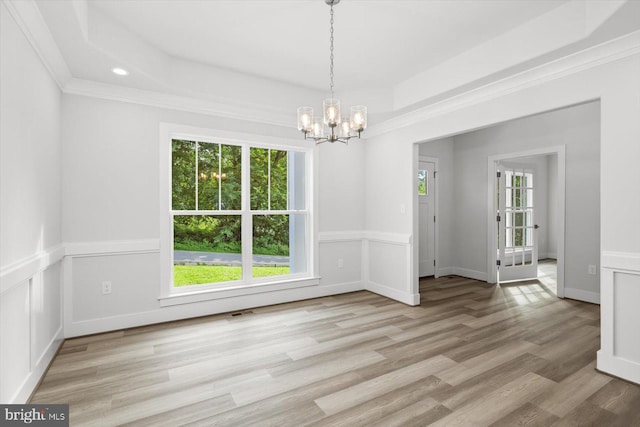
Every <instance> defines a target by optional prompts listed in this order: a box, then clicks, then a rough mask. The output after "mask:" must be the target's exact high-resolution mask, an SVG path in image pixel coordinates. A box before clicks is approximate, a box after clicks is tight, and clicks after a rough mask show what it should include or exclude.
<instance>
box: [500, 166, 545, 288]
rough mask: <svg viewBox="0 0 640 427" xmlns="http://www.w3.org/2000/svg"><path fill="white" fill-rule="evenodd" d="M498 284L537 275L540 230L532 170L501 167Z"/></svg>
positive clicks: (521, 167) (524, 167)
mask: <svg viewBox="0 0 640 427" xmlns="http://www.w3.org/2000/svg"><path fill="white" fill-rule="evenodd" d="M498 172H499V173H498V175H499V176H498V206H499V209H498V216H497V219H498V252H499V254H498V259H499V261H500V264H499V267H498V274H499V281H500V282H504V281H510V280H522V279H530V278H535V277H537V275H538V236H537V229H538V226H537V225H536V224H535V186H534V178H535V177H534V175H535V172H534V170H533V168H532V167H531V166H524V165H517V164H509V163H502V164H499V165H498Z"/></svg>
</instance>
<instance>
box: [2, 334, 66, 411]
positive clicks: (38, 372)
mask: <svg viewBox="0 0 640 427" xmlns="http://www.w3.org/2000/svg"><path fill="white" fill-rule="evenodd" d="M63 335H64V334H63V332H62V327H60V328H59V329H58V331H57V332H56V333H55V335H54V336H53V338H52V339H51V341H50V342H49V344H48V345H47V348H46V350H45V351H44V352H43V353H42V355H41V356H40V358H39V359H38V361H37V362H36V365H35V366H34V367H33V369H32V370H31V372H29V374H28V375H27V377H26V378H25V380H24V382H23V383H22V385H20V387H19V388H18V391H17V392H16V394H14V395H13V397H12V398H11V399H10V401H9V403H10V404H25V403H27V402H28V401H29V399H30V398H31V396H32V395H33V392H35V391H36V388H37V387H38V384H40V381H41V380H42V378H44V374H45V373H46V372H47V369H48V368H49V365H50V364H51V362H52V361H53V358H54V357H55V355H56V354H57V353H58V349H59V348H60V346H61V345H62V342H63V341H64V337H63Z"/></svg>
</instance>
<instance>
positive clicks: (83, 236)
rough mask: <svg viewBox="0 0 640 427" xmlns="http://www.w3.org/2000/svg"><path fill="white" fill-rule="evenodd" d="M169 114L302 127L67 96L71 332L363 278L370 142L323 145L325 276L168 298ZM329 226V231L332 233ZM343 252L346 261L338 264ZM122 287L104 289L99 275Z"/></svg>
mask: <svg viewBox="0 0 640 427" xmlns="http://www.w3.org/2000/svg"><path fill="white" fill-rule="evenodd" d="M160 123H177V124H180V125H184V126H194V127H199V128H207V129H212V130H214V133H215V131H216V130H218V131H225V132H226V131H237V132H242V133H253V134H256V135H268V136H270V137H272V138H273V137H282V138H296V139H300V144H312V142H310V141H307V142H305V141H304V140H303V139H302V138H301V135H300V134H299V133H298V132H297V131H296V129H295V128H293V127H292V128H282V127H276V126H267V125H258V124H251V123H244V122H241V121H237V120H229V119H222V118H216V117H209V116H201V115H196V114H191V113H183V112H177V111H172V110H167V109H162V108H154V107H148V106H142V105H136V104H131V103H122V102H117V101H108V100H102V99H96V98H89V97H83V96H75V95H64V96H63V100H62V137H63V150H62V151H63V159H62V162H63V173H62V182H63V237H64V241H65V244H66V245H67V247H68V255H69V256H68V258H67V259H66V260H65V263H66V264H65V265H66V270H65V271H68V277H65V299H66V303H67V307H68V308H67V310H66V319H65V325H66V327H65V333H66V335H67V336H75V335H81V334H87V333H93V332H98V331H104V330H111V329H116V328H122V327H129V326H136V325H142V324H146V323H152V322H159V321H164V320H170V319H177V318H184V317H192V316H198V315H204V314H211V313H217V312H227V311H231V310H237V309H240V308H246V307H254V306H259V305H267V304H272V303H277V302H283V301H288V300H294V299H302V298H310V297H315V296H320V295H327V294H334V293H340V292H349V291H353V290H357V289H362V288H363V283H362V277H361V264H362V249H361V247H362V244H361V239H355V243H354V239H353V233H354V232H356V233H357V232H359V231H360V230H362V225H363V217H364V214H363V203H364V194H363V187H364V172H363V164H362V158H363V156H364V154H363V153H364V144H363V142H361V141H359V142H354V143H350V144H349V145H348V146H343V145H331V144H327V145H326V146H321V147H319V149H318V156H319V158H318V170H319V174H318V181H319V182H318V193H319V194H318V200H317V203H318V208H317V209H318V213H317V215H318V220H319V232H320V237H321V241H320V245H319V258H320V265H319V267H320V270H319V274H320V276H321V282H320V285H319V286H311V287H306V288H300V289H295V290H282V291H275V292H263V293H260V294H253V295H249V296H241V297H234V298H225V299H218V300H212V301H206V302H198V303H193V304H183V305H178V306H170V307H161V303H160V302H159V301H158V296H159V295H160V283H159V281H160V276H159V271H160V256H159V247H160V245H162V244H163V242H160V241H159V239H160V231H159V230H160V224H159V213H158V212H159V197H160V196H159V186H158V180H159V173H160V172H159V147H160V144H159V132H160ZM327 233H330V235H327ZM338 259H342V260H343V265H344V267H343V268H341V269H338V268H337V262H338ZM104 280H110V281H111V282H112V284H113V293H112V294H110V295H106V296H103V295H102V294H101V292H100V283H101V282H102V281H104Z"/></svg>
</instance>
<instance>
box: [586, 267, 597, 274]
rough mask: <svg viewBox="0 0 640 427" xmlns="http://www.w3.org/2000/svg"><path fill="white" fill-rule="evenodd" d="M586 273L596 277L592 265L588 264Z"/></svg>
mask: <svg viewBox="0 0 640 427" xmlns="http://www.w3.org/2000/svg"><path fill="white" fill-rule="evenodd" d="M587 272H588V273H589V274H591V275H593V276H595V275H596V266H595V265H594V264H589V268H588V270H587Z"/></svg>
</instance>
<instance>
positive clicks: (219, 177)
mask: <svg viewBox="0 0 640 427" xmlns="http://www.w3.org/2000/svg"><path fill="white" fill-rule="evenodd" d="M218 210H222V144H218Z"/></svg>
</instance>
